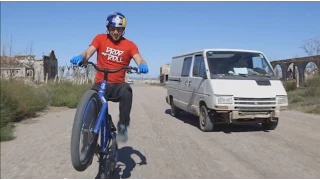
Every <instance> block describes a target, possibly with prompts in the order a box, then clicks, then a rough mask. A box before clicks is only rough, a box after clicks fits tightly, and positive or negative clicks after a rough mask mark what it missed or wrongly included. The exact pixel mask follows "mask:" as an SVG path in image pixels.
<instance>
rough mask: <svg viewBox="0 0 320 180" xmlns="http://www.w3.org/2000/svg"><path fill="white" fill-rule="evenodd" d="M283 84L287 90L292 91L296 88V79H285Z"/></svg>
mask: <svg viewBox="0 0 320 180" xmlns="http://www.w3.org/2000/svg"><path fill="white" fill-rule="evenodd" d="M283 86H284V88H285V89H286V91H287V92H289V91H294V90H296V89H297V81H296V80H291V81H286V82H284V83H283Z"/></svg>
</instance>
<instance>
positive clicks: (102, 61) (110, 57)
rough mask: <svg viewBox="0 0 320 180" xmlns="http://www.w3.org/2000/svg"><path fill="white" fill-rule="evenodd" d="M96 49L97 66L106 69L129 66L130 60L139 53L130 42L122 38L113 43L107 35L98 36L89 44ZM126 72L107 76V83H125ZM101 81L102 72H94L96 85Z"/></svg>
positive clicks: (122, 71)
mask: <svg viewBox="0 0 320 180" xmlns="http://www.w3.org/2000/svg"><path fill="white" fill-rule="evenodd" d="M90 45H92V46H94V47H95V48H96V49H97V66H98V67H100V68H107V69H118V68H121V67H122V66H129V64H130V61H131V59H132V58H133V56H134V55H135V54H138V53H139V50H138V47H137V46H136V45H135V43H133V42H132V41H130V40H128V39H126V38H122V40H120V41H119V42H118V43H114V42H112V41H111V39H110V38H109V37H108V35H107V34H98V35H97V36H96V37H95V38H94V39H93V41H92V43H91V44H90ZM125 75H126V70H125V69H124V70H121V71H119V72H116V73H109V74H108V83H121V82H124V81H125ZM102 81H103V72H100V71H96V78H95V82H96V83H101V82H102Z"/></svg>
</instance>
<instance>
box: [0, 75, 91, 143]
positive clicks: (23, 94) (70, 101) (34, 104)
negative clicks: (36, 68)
mask: <svg viewBox="0 0 320 180" xmlns="http://www.w3.org/2000/svg"><path fill="white" fill-rule="evenodd" d="M91 87H92V84H85V85H76V84H72V83H69V82H61V83H59V84H51V83H48V84H41V85H32V84H31V85H29V84H25V83H24V81H21V80H1V88H0V91H1V114H0V118H1V119H0V129H1V137H0V139H1V141H7V140H11V139H12V138H13V134H12V122H17V121H21V120H23V119H26V118H30V117H35V116H36V115H37V113H38V112H39V111H42V110H44V109H46V108H47V107H48V106H56V107H61V106H66V107H69V108H75V107H76V106H77V104H78V102H79V100H80V98H81V96H82V95H83V94H84V93H85V91H87V90H88V89H90V88H91Z"/></svg>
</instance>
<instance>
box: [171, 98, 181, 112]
mask: <svg viewBox="0 0 320 180" xmlns="http://www.w3.org/2000/svg"><path fill="white" fill-rule="evenodd" d="M170 105H171V116H173V117H179V116H180V109H179V108H178V107H177V106H175V105H174V102H173V98H171V99H170Z"/></svg>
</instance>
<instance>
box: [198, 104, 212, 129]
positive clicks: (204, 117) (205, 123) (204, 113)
mask: <svg viewBox="0 0 320 180" xmlns="http://www.w3.org/2000/svg"><path fill="white" fill-rule="evenodd" d="M199 126H200V129H201V131H203V132H210V131H212V130H213V128H214V122H213V118H210V115H209V113H208V109H207V107H206V106H205V105H201V107H200V114H199Z"/></svg>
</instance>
